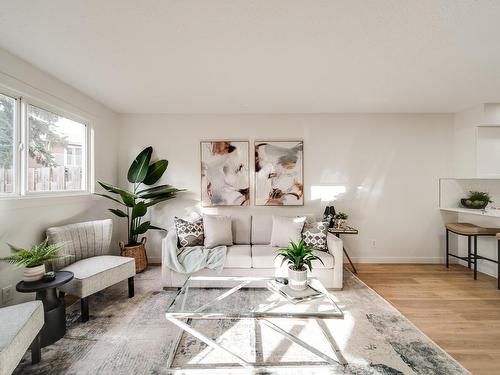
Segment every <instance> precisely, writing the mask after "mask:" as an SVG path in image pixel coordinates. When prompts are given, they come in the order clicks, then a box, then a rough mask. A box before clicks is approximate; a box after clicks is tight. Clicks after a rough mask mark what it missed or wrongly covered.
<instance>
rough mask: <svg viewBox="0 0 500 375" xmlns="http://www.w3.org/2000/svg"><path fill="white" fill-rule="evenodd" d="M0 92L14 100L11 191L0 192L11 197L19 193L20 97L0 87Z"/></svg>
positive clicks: (2, 195) (1, 196) (4, 196)
mask: <svg viewBox="0 0 500 375" xmlns="http://www.w3.org/2000/svg"><path fill="white" fill-rule="evenodd" d="M0 94H2V95H4V96H8V97H9V98H12V99H14V100H15V108H14V124H13V125H14V128H13V135H14V137H13V140H12V141H13V147H12V151H13V154H12V171H13V172H12V173H13V178H12V184H13V186H12V192H11V193H0V198H13V197H16V196H17V195H19V191H20V189H19V187H20V173H19V163H20V157H19V156H20V155H19V141H20V134H21V116H20V114H21V113H20V112H21V97H20V96H19V95H18V94H16V93H14V92H12V91H10V90H4V89H3V88H0Z"/></svg>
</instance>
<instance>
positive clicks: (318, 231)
mask: <svg viewBox="0 0 500 375" xmlns="http://www.w3.org/2000/svg"><path fill="white" fill-rule="evenodd" d="M327 234H328V221H318V222H309V221H306V223H305V224H304V229H303V230H302V239H303V240H304V244H305V245H306V246H309V247H312V248H314V249H316V250H322V251H326V250H328V247H327V243H326V237H327Z"/></svg>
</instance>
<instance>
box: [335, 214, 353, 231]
mask: <svg viewBox="0 0 500 375" xmlns="http://www.w3.org/2000/svg"><path fill="white" fill-rule="evenodd" d="M333 218H334V219H335V228H337V229H342V228H343V227H344V224H345V222H346V220H347V219H348V218H349V215H347V214H346V213H345V212H338V213H336V214H335V216H334V217H333Z"/></svg>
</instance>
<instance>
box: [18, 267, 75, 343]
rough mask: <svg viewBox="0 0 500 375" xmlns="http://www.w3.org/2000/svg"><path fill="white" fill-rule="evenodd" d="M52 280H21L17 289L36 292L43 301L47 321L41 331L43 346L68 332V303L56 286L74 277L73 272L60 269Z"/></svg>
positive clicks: (38, 298)
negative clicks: (58, 293) (66, 303)
mask: <svg viewBox="0 0 500 375" xmlns="http://www.w3.org/2000/svg"><path fill="white" fill-rule="evenodd" d="M55 275H56V277H55V279H54V280H52V281H43V280H39V281H33V282H26V281H20V282H19V283H17V285H16V290H17V291H18V292H20V293H33V292H35V293H36V299H37V300H39V301H42V303H43V311H44V317H45V323H44V325H43V328H42V330H41V331H40V343H41V346H42V347H45V346H47V345H50V344H53V343H54V342H56V341H57V340H59V339H60V338H62V337H63V336H64V334H65V333H66V311H65V310H66V305H65V303H64V293H60V295H59V296H57V290H56V288H57V287H59V286H61V285H63V284H66V283H67V282H69V281H70V280H72V279H73V272H69V271H58V272H56V273H55Z"/></svg>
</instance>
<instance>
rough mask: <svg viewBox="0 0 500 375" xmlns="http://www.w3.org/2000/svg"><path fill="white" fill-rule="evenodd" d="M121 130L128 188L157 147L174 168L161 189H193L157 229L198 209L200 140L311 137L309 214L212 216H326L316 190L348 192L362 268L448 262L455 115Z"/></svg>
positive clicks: (153, 250) (140, 121) (148, 122)
mask: <svg viewBox="0 0 500 375" xmlns="http://www.w3.org/2000/svg"><path fill="white" fill-rule="evenodd" d="M120 127H121V141H120V153H119V155H120V157H119V169H120V173H119V176H120V178H121V181H120V182H121V183H122V184H125V183H126V180H125V176H126V171H127V169H128V166H129V164H130V162H131V161H132V160H133V158H134V157H135V155H136V154H137V153H138V152H139V151H140V150H141V149H142V148H143V147H145V146H147V145H152V146H153V147H154V149H155V153H156V154H157V155H158V156H159V157H162V158H166V159H168V160H169V162H170V164H169V168H168V170H167V173H166V174H165V175H164V181H163V182H165V183H170V184H173V185H174V186H177V187H183V188H186V189H188V192H187V193H184V194H183V195H182V198H178V199H177V200H174V201H169V202H166V203H164V204H162V205H161V206H160V207H159V208H158V209H156V210H155V212H154V215H153V222H154V223H155V224H157V225H164V226H170V225H171V223H172V217H173V216H174V215H183V214H185V213H186V212H187V211H189V210H192V209H196V210H199V209H200V207H199V198H200V156H199V141H200V140H210V139H243V140H245V139H248V140H250V141H251V142H253V140H254V139H261V140H262V139H303V140H304V149H305V155H304V180H305V181H304V182H305V202H306V203H305V206H304V207H301V208H291V207H282V208H271V207H255V206H253V204H252V206H250V207H237V208H226V209H222V208H220V209H210V210H208V211H211V212H238V213H249V214H250V213H253V212H258V213H272V212H279V213H283V214H295V213H297V212H306V213H314V214H318V215H321V213H322V211H323V206H324V204H321V203H320V202H318V201H311V194H310V189H311V186H315V185H339V186H345V187H346V189H347V192H346V194H344V195H343V196H342V197H340V199H339V200H338V201H337V202H335V206H336V208H337V210H343V211H346V212H348V213H349V214H350V215H351V217H350V220H349V221H350V223H351V224H352V225H354V226H356V227H359V229H360V234H359V236H350V237H349V236H345V237H344V239H345V242H346V246H347V247H348V249H349V251H350V253H351V255H352V257H353V259H354V260H355V261H358V262H359V261H361V262H440V261H441V260H442V256H443V252H444V250H443V249H444V245H443V241H444V240H443V238H444V230H443V219H442V216H441V214H440V212H439V210H438V208H437V207H438V179H439V177H442V176H447V175H451V174H452V154H453V116H452V115H445V114H435V115H434V114H324V115H323V114H318V115H120ZM251 146H252V143H251ZM252 152H253V150H252V147H251V154H252ZM252 159H253V157H251V165H253V160H252ZM251 186H253V185H251ZM122 228H123V227H122ZM122 236H123V235H122ZM149 237H150V238H149V242H148V253H149V256H150V258H152V260H155V261H159V257H160V239H161V235H160V234H158V233H151V234H150V235H149ZM373 240H375V247H373V246H372V242H373Z"/></svg>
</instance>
